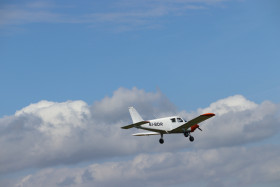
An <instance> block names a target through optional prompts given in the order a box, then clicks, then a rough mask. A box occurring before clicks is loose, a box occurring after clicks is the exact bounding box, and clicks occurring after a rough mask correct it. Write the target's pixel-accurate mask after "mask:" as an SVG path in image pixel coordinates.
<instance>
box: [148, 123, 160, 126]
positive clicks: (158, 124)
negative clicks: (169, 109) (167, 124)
mask: <svg viewBox="0 0 280 187" xmlns="http://www.w3.org/2000/svg"><path fill="white" fill-rule="evenodd" d="M149 125H150V126H163V123H162V122H153V123H149Z"/></svg>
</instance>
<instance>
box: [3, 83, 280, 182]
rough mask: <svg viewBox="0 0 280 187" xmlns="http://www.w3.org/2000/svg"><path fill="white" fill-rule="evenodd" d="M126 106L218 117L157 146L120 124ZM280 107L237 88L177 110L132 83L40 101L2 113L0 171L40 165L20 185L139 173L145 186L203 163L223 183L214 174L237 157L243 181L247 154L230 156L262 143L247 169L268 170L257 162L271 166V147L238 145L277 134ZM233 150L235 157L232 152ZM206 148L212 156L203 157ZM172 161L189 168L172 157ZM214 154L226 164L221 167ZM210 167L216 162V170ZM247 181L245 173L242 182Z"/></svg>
mask: <svg viewBox="0 0 280 187" xmlns="http://www.w3.org/2000/svg"><path fill="white" fill-rule="evenodd" d="M129 106H134V107H135V108H136V109H137V110H138V111H139V113H140V114H141V115H142V116H143V117H144V119H151V118H153V116H154V115H156V116H166V115H168V114H170V115H174V114H177V113H179V114H180V115H181V116H183V117H185V118H187V119H188V120H189V119H192V118H193V117H196V116H197V115H200V114H201V113H207V112H213V113H216V116H215V117H213V118H211V119H209V120H207V121H205V122H203V123H202V124H201V128H202V129H203V131H202V132H200V131H195V132H194V133H193V135H194V137H195V141H194V142H193V143H190V142H189V141H188V139H186V138H185V137H184V136H183V135H165V136H164V138H165V139H166V141H165V143H164V144H163V145H160V144H159V143H158V138H159V137H158V136H152V137H133V136H131V134H132V133H134V132H136V131H137V132H139V131H138V130H137V129H130V130H123V129H121V128H120V127H121V126H123V125H127V124H130V123H131V119H130V116H129V113H128V107H129ZM278 114H279V105H276V104H274V103H272V102H269V101H264V102H263V103H261V104H257V103H254V102H252V101H249V100H248V99H246V98H245V97H244V96H241V95H235V96H230V97H228V98H224V99H221V100H218V101H216V102H214V103H212V104H210V105H209V107H207V108H204V109H198V110H197V111H193V112H186V111H181V112H179V111H177V110H176V107H175V106H174V105H173V104H172V103H171V102H170V101H169V100H168V99H167V98H166V97H165V96H164V95H163V94H162V93H161V92H160V91H157V92H145V91H144V90H140V89H137V88H132V89H125V88H119V89H118V90H116V91H115V92H114V93H113V95H112V96H110V97H105V98H104V99H102V100H100V101H96V102H95V103H93V104H92V105H88V104H87V103H85V102H84V101H79V100H78V101H66V102H61V103H58V102H51V101H40V102H38V103H33V104H31V105H29V106H27V107H25V108H23V109H21V110H18V111H17V112H16V113H15V114H14V115H12V116H6V117H3V118H1V119H0V135H1V136H0V146H1V150H2V151H1V157H0V165H1V167H0V173H1V174H8V173H12V172H15V171H20V170H24V169H31V168H39V171H38V172H36V173H35V174H31V175H27V176H26V177H24V178H22V179H21V180H20V181H19V183H18V184H19V186H20V185H23V186H32V185H36V184H37V186H42V185H40V184H49V185H47V186H55V185H67V186H69V185H70V184H73V185H74V186H75V185H76V186H79V185H83V186H87V185H89V186H90V185H92V184H96V186H98V185H99V186H110V185H111V184H112V183H111V182H112V181H116V182H117V184H119V185H121V184H128V183H130V182H132V181H136V182H137V181H138V182H139V184H142V182H141V181H143V180H145V181H146V182H147V184H146V185H149V184H151V185H157V184H158V185H161V184H163V183H161V182H159V183H158V181H160V180H159V179H160V177H161V178H166V181H165V182H166V183H168V184H170V185H173V184H176V181H174V180H173V177H174V176H173V175H171V173H172V172H174V173H177V174H178V173H179V174H180V172H182V173H186V172H187V173H193V174H191V175H190V176H189V177H186V180H185V179H183V178H184V177H183V176H179V178H180V180H181V182H182V183H184V182H186V181H188V180H192V179H193V181H194V182H195V181H196V179H197V175H198V173H200V172H202V170H203V169H206V170H209V172H210V174H208V175H209V176H214V179H215V180H214V179H213V180H210V177H209V176H208V175H206V174H203V176H204V177H206V181H207V183H209V184H210V183H213V184H214V183H215V182H216V184H218V183H219V184H220V183H221V184H222V185H224V183H223V181H222V179H221V177H219V176H220V175H221V176H223V175H222V174H221V173H223V172H229V171H233V170H234V167H235V165H232V164H229V163H226V161H227V160H229V161H230V162H234V158H236V159H237V161H236V164H237V163H239V162H240V163H241V165H240V167H237V168H235V169H236V171H235V170H234V171H235V174H234V178H236V177H237V178H238V181H239V182H241V183H242V184H246V179H243V178H242V176H244V175H245V173H244V175H239V174H238V173H239V172H240V170H242V167H241V166H242V165H243V163H244V164H245V161H243V157H241V156H238V155H237V156H236V153H237V152H238V153H240V154H241V155H243V156H244V158H246V159H247V158H249V157H250V156H251V155H254V154H256V153H257V152H258V151H260V150H266V151H265V152H266V153H267V154H268V155H270V156H271V157H270V158H271V159H270V160H269V159H268V161H267V160H266V159H267V158H268V157H267V156H266V155H263V156H262V157H261V158H259V157H258V158H256V159H257V160H253V161H252V163H251V165H250V166H248V167H249V168H251V169H250V170H249V171H247V174H248V175H252V176H253V174H252V172H253V169H260V170H261V171H263V172H267V170H268V167H264V168H262V167H261V166H260V165H259V160H261V159H264V160H265V161H266V162H265V163H266V164H267V165H269V166H270V165H271V164H272V162H273V161H278V160H277V159H276V158H275V155H276V154H277V153H278V152H274V151H273V149H274V148H275V147H274V148H271V147H268V148H265V149H263V147H257V148H256V149H254V148H246V147H238V146H241V145H242V146H244V145H246V144H247V143H251V142H259V141H262V140H265V139H267V138H270V137H273V135H275V134H279V122H280V119H279V117H277V116H278ZM186 148H192V149H190V150H193V151H190V150H189V151H186V152H181V150H186ZM234 154H235V156H232V155H234ZM206 155H208V156H209V157H210V158H209V159H210V160H207V156H206ZM211 155H212V156H211ZM131 156H132V157H134V159H133V160H129V161H122V162H105V163H103V164H93V165H90V166H87V167H81V168H79V167H77V168H76V167H75V168H68V167H64V168H60V169H57V168H51V167H54V166H57V165H62V166H71V165H72V164H75V163H80V162H85V161H89V162H91V163H98V162H99V163H100V162H102V160H103V161H104V158H106V159H107V160H108V159H113V158H114V159H116V158H117V159H121V160H123V159H124V158H127V157H130V158H131ZM181 157H182V158H181ZM183 158H184V159H186V158H187V159H189V160H184V159H183ZM215 159H218V160H215ZM139 160H140V161H139ZM175 160H177V161H178V163H184V164H183V165H184V166H187V167H186V168H185V167H182V165H180V164H177V162H176V163H175V162H174V161H175ZM198 160H202V163H204V164H203V165H197V164H196V165H195V166H192V164H193V163H197V162H198ZM220 160H221V163H223V165H226V166H227V168H228V170H229V171H227V170H226V171H224V170H222V167H221V166H222V165H220ZM138 161H139V162H138ZM208 161H209V163H208ZM158 162H159V163H158ZM137 163H138V164H137ZM168 164H170V165H168ZM188 164H189V165H188ZM204 165H206V166H204ZM146 167H147V168H146ZM248 167H247V168H248ZM259 167H260V168H259ZM44 168H48V169H44ZM201 168H202V170H201ZM210 168H217V170H218V172H217V171H213V170H211V169H210ZM117 171H118V172H117ZM191 171H192V172H191ZM273 171H274V172H270V173H269V172H267V176H266V177H264V179H263V181H274V180H276V179H275V178H277V177H275V172H276V174H277V172H278V171H279V168H274V170H273ZM216 172H217V173H216ZM106 173H107V175H106ZM136 174H138V175H136ZM259 174H260V173H259ZM124 175H127V176H128V177H126V179H125V180H123V179H122V177H123V176H124ZM200 175H201V174H200ZM44 176H45V177H44ZM152 176H154V177H152ZM163 176H164V177H163ZM168 176H170V177H169V178H168ZM191 176H193V178H192V177H191ZM106 177H107V178H106ZM207 177H209V179H208V178H207ZM48 179H51V180H48ZM45 180H46V181H45ZM167 180H168V181H167ZM248 180H249V179H248ZM252 180H253V179H252ZM252 180H251V179H250V180H249V182H248V183H251V182H252ZM276 181H277V180H276ZM177 182H180V181H177ZM0 184H1V183H0ZM105 184H106V185H105ZM225 185H226V184H225Z"/></svg>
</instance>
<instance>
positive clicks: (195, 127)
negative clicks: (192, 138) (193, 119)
mask: <svg viewBox="0 0 280 187" xmlns="http://www.w3.org/2000/svg"><path fill="white" fill-rule="evenodd" d="M197 128H199V125H198V124H196V125H193V126H191V132H193V131H195V129H197Z"/></svg>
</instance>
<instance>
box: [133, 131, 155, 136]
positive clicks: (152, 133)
mask: <svg viewBox="0 0 280 187" xmlns="http://www.w3.org/2000/svg"><path fill="white" fill-rule="evenodd" d="M132 135H133V136H150V135H160V133H158V132H141V133H136V134H132Z"/></svg>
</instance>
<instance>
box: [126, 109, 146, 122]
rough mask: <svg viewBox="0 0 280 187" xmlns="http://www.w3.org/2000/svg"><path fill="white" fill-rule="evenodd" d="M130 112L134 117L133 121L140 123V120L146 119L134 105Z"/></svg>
mask: <svg viewBox="0 0 280 187" xmlns="http://www.w3.org/2000/svg"><path fill="white" fill-rule="evenodd" d="M129 113H130V116H131V118H132V121H133V123H138V122H140V121H144V120H143V119H142V117H141V116H140V115H139V114H138V112H137V111H136V110H135V108H133V107H129Z"/></svg>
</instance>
